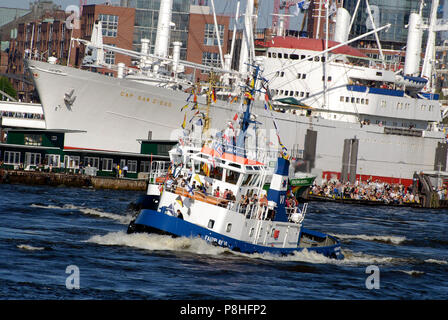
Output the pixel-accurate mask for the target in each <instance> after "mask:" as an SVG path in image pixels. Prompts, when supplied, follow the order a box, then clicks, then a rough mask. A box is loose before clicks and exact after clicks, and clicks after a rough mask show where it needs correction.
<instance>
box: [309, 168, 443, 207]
mask: <svg viewBox="0 0 448 320" xmlns="http://www.w3.org/2000/svg"><path fill="white" fill-rule="evenodd" d="M447 183H448V173H447V172H441V171H432V172H419V173H417V172H416V173H414V176H413V183H412V184H411V185H409V186H404V185H402V184H397V183H396V184H388V183H382V182H379V181H369V180H368V181H356V183H353V184H352V183H349V182H344V183H343V182H340V181H339V180H330V181H326V182H324V183H323V184H322V185H316V184H314V185H313V186H312V187H310V188H309V190H308V191H307V192H305V193H303V195H302V197H301V201H327V202H337V203H344V204H357V205H370V206H378V205H385V206H394V207H412V208H431V209H446V208H448V188H447Z"/></svg>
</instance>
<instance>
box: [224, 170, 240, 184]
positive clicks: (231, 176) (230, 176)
mask: <svg viewBox="0 0 448 320" xmlns="http://www.w3.org/2000/svg"><path fill="white" fill-rule="evenodd" d="M239 177H240V174H239V173H238V172H236V171H232V170H229V169H227V170H226V182H228V183H232V184H236V183H237V182H238V178H239Z"/></svg>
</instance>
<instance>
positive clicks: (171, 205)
mask: <svg viewBox="0 0 448 320" xmlns="http://www.w3.org/2000/svg"><path fill="white" fill-rule="evenodd" d="M165 208H166V209H165V211H166V212H168V213H171V215H173V216H174V207H173V204H170V205H169V206H168V207H165Z"/></svg>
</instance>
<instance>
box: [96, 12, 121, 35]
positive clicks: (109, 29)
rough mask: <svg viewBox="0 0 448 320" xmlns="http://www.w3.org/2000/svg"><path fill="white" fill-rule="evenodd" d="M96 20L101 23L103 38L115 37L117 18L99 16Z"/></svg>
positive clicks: (105, 15) (104, 15)
mask: <svg viewBox="0 0 448 320" xmlns="http://www.w3.org/2000/svg"><path fill="white" fill-rule="evenodd" d="M98 20H99V21H100V22H101V27H102V30H103V36H104V37H116V36H117V29H118V16H114V15H110V14H100V15H99V16H98Z"/></svg>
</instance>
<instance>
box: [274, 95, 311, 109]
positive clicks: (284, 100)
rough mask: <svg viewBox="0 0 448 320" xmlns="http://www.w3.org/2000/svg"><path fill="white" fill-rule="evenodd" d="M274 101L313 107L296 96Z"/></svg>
mask: <svg viewBox="0 0 448 320" xmlns="http://www.w3.org/2000/svg"><path fill="white" fill-rule="evenodd" d="M274 102H281V103H285V104H289V105H292V106H297V107H305V108H311V107H310V106H307V105H306V104H303V103H302V102H300V101H299V100H297V99H296V98H294V97H287V98H281V99H275V100H274Z"/></svg>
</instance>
